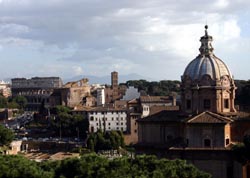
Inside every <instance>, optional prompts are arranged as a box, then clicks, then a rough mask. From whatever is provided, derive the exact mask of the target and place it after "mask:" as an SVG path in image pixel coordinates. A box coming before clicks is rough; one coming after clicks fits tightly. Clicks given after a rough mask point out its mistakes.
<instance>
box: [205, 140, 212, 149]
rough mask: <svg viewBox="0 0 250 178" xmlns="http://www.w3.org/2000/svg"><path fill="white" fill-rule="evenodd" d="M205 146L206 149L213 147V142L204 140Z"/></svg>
mask: <svg viewBox="0 0 250 178" xmlns="http://www.w3.org/2000/svg"><path fill="white" fill-rule="evenodd" d="M204 146H205V147H211V140H210V139H204Z"/></svg>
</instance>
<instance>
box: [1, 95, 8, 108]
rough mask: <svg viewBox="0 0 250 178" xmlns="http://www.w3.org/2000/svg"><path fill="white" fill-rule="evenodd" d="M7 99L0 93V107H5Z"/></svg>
mask: <svg viewBox="0 0 250 178" xmlns="http://www.w3.org/2000/svg"><path fill="white" fill-rule="evenodd" d="M7 104H8V100H7V99H6V98H5V97H4V96H2V95H0V108H7Z"/></svg>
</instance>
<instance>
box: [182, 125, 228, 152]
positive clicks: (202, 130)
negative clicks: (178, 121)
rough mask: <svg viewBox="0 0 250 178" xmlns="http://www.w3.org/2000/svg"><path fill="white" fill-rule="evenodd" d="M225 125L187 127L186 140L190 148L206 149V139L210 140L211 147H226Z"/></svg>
mask: <svg viewBox="0 0 250 178" xmlns="http://www.w3.org/2000/svg"><path fill="white" fill-rule="evenodd" d="M224 132H225V131H224V124H223V125H222V124H216V125H215V124H202V125H201V124H192V125H191V124H190V125H187V126H186V137H185V138H186V139H188V141H187V142H188V147H197V148H204V147H206V146H205V144H204V142H205V139H209V140H210V142H211V146H209V147H224V146H225V133H224Z"/></svg>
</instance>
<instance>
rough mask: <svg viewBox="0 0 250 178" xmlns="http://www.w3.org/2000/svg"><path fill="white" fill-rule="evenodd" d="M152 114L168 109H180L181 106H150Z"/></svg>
mask: <svg viewBox="0 0 250 178" xmlns="http://www.w3.org/2000/svg"><path fill="white" fill-rule="evenodd" d="M149 110H150V115H153V114H156V113H158V112H160V111H163V110H167V111H179V106H157V105H156V106H151V107H150V108H149Z"/></svg>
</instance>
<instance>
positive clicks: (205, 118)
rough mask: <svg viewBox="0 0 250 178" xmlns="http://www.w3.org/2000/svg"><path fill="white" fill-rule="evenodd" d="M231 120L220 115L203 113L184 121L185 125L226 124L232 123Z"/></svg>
mask: <svg viewBox="0 0 250 178" xmlns="http://www.w3.org/2000/svg"><path fill="white" fill-rule="evenodd" d="M232 121H233V120H232V119H230V118H228V117H223V116H221V115H218V114H215V113H212V112H209V111H205V112H203V113H201V114H198V115H196V116H194V117H190V118H188V119H186V123H192V124H193V123H195V124H205V123H207V124H215V123H217V124H226V123H229V122H232Z"/></svg>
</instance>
